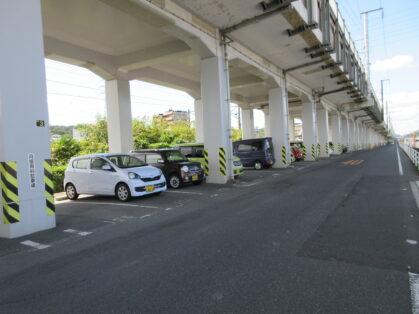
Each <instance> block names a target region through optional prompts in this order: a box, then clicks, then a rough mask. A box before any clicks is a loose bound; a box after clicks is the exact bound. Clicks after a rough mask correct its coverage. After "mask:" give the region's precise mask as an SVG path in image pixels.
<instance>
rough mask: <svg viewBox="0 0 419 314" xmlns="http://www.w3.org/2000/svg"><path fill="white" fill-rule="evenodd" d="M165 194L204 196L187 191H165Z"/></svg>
mask: <svg viewBox="0 0 419 314" xmlns="http://www.w3.org/2000/svg"><path fill="white" fill-rule="evenodd" d="M164 193H179V194H193V195H204V194H203V193H200V192H187V191H165V192H164Z"/></svg>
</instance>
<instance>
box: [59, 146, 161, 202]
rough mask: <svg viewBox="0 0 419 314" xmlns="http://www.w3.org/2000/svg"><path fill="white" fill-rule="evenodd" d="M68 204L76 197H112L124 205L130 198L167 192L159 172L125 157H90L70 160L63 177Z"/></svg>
mask: <svg viewBox="0 0 419 314" xmlns="http://www.w3.org/2000/svg"><path fill="white" fill-rule="evenodd" d="M64 189H65V192H66V194H67V197H68V198H69V199H70V200H76V199H77V198H78V196H79V194H94V195H115V196H116V197H117V198H118V199H119V200H120V201H122V202H126V201H129V200H130V199H131V197H133V196H143V195H146V194H153V193H160V192H162V191H165V190H166V189H167V187H166V178H165V177H164V175H163V173H162V171H161V170H160V169H157V168H155V167H152V166H147V165H146V163H145V162H144V161H141V160H140V159H138V158H136V157H134V156H131V155H128V154H92V155H85V156H79V157H75V158H72V159H71V160H70V162H69V164H68V166H67V169H66V171H65V176H64Z"/></svg>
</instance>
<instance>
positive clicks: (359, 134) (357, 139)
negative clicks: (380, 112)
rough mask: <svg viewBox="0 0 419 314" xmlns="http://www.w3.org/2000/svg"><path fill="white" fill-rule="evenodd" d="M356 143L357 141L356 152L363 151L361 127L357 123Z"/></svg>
mask: <svg viewBox="0 0 419 314" xmlns="http://www.w3.org/2000/svg"><path fill="white" fill-rule="evenodd" d="M354 124H355V141H356V150H361V127H360V125H359V124H358V123H357V122H356V121H355V123H354Z"/></svg>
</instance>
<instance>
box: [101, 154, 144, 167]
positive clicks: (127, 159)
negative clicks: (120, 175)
mask: <svg viewBox="0 0 419 314" xmlns="http://www.w3.org/2000/svg"><path fill="white" fill-rule="evenodd" d="M108 159H109V160H110V161H112V162H113V163H114V164H115V165H116V166H117V167H118V168H135V167H142V166H145V165H146V164H145V162H144V161H142V160H140V159H138V158H136V157H133V156H128V155H112V156H108Z"/></svg>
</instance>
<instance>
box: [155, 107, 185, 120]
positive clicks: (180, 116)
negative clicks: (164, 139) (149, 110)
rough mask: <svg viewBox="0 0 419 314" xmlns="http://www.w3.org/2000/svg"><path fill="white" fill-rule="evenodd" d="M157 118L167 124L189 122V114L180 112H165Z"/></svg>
mask: <svg viewBox="0 0 419 314" xmlns="http://www.w3.org/2000/svg"><path fill="white" fill-rule="evenodd" d="M157 117H160V118H162V119H165V120H166V121H168V122H175V121H184V122H190V121H191V114H190V112H189V110H188V111H182V110H172V109H170V110H169V111H166V112H165V113H160V114H159V115H158V116H157Z"/></svg>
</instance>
